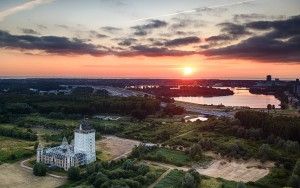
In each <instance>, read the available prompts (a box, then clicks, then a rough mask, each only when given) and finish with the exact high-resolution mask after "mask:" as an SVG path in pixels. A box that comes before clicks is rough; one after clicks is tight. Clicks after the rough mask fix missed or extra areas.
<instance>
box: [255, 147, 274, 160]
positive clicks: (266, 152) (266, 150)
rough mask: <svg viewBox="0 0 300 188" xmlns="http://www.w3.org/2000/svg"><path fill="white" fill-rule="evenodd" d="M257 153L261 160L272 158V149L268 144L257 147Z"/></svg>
mask: <svg viewBox="0 0 300 188" xmlns="http://www.w3.org/2000/svg"><path fill="white" fill-rule="evenodd" d="M258 155H259V157H260V158H261V160H262V161H266V160H269V159H272V158H273V151H272V149H271V147H270V145H269V144H262V145H261V146H260V147H259V149H258Z"/></svg>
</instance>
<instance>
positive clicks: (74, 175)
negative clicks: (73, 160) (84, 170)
mask: <svg viewBox="0 0 300 188" xmlns="http://www.w3.org/2000/svg"><path fill="white" fill-rule="evenodd" d="M68 178H69V180H73V181H76V180H79V179H80V169H79V168H78V167H71V168H69V170H68Z"/></svg>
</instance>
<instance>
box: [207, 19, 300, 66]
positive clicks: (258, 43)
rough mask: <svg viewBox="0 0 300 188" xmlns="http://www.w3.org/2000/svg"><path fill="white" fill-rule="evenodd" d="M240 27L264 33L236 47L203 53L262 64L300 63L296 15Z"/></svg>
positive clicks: (298, 28) (298, 24)
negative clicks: (256, 61)
mask: <svg viewBox="0 0 300 188" xmlns="http://www.w3.org/2000/svg"><path fill="white" fill-rule="evenodd" d="M244 27H246V28H247V29H252V30H254V31H256V30H258V31H265V33H264V34H261V35H256V36H252V37H250V38H248V39H246V40H243V41H241V42H240V43H238V44H236V45H230V46H227V47H223V48H218V49H210V50H207V51H205V52H204V54H205V55H207V56H214V57H220V58H242V59H251V60H260V61H266V62H300V53H299V52H300V16H295V17H291V18H289V19H287V20H277V21H256V22H250V23H247V24H245V25H244Z"/></svg>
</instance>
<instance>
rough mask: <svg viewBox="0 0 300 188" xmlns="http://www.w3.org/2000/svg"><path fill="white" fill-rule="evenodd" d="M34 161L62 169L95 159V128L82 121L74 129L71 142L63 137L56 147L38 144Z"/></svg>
mask: <svg viewBox="0 0 300 188" xmlns="http://www.w3.org/2000/svg"><path fill="white" fill-rule="evenodd" d="M36 161H37V162H41V163H44V164H46V165H50V166H56V167H59V168H63V169H64V170H68V169H69V168H70V167H73V166H80V165H84V164H89V163H91V162H94V161H96V150H95V130H94V129H92V128H91V127H90V126H89V124H88V123H87V122H86V121H83V122H82V123H81V124H80V125H79V128H78V129H76V130H75V131H74V142H73V141H72V142H71V144H68V141H67V139H66V138H63V141H62V143H61V145H60V146H57V147H52V148H43V147H42V146H41V145H39V147H38V148H37V153H36Z"/></svg>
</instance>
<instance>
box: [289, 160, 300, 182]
mask: <svg viewBox="0 0 300 188" xmlns="http://www.w3.org/2000/svg"><path fill="white" fill-rule="evenodd" d="M289 186H291V187H294V188H299V187H300V159H298V161H297V163H296V165H295V167H294V170H293V173H292V175H291V177H290V179H289Z"/></svg>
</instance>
